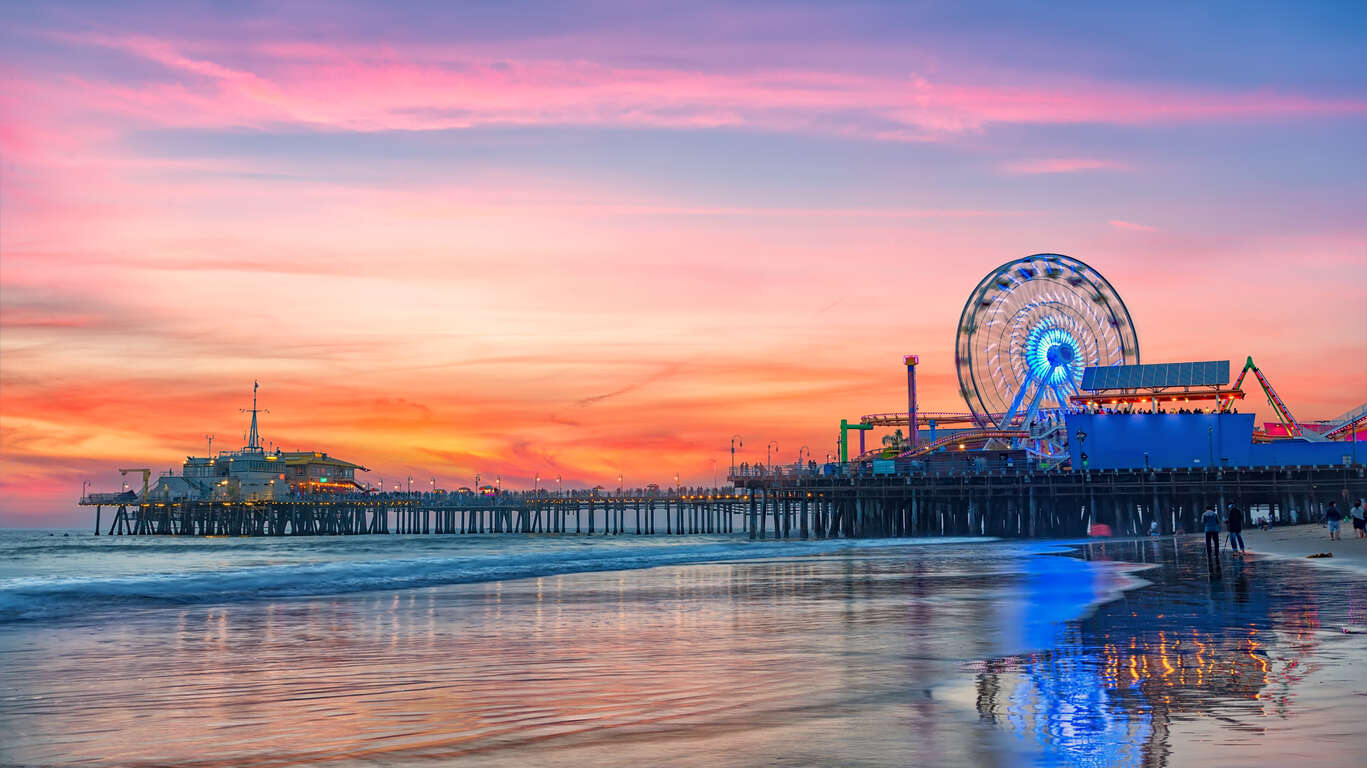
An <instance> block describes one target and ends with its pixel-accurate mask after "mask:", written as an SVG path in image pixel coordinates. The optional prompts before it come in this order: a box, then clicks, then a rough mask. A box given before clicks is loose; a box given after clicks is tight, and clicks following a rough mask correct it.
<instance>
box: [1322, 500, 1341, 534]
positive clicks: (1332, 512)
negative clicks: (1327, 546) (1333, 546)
mask: <svg viewBox="0 0 1367 768" xmlns="http://www.w3.org/2000/svg"><path fill="white" fill-rule="evenodd" d="M1342 519H1343V513H1341V512H1339V508H1338V506H1337V505H1335V504H1334V502H1332V501H1331V502H1329V509H1328V510H1326V511H1325V513H1324V521H1325V522H1326V523H1328V524H1329V540H1330V541H1338V538H1339V521H1340V520H1342Z"/></svg>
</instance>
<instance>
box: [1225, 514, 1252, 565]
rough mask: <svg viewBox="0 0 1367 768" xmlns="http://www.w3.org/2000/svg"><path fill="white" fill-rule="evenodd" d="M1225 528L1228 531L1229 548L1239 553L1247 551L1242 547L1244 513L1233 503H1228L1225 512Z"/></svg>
mask: <svg viewBox="0 0 1367 768" xmlns="http://www.w3.org/2000/svg"><path fill="white" fill-rule="evenodd" d="M1225 530H1227V531H1229V548H1230V549H1231V550H1233V551H1235V552H1239V553H1243V552H1246V551H1248V550H1247V548H1246V547H1244V513H1243V510H1241V509H1239V508H1238V507H1236V506H1234V505H1233V504H1230V505H1229V510H1228V511H1227V512H1226V514H1225Z"/></svg>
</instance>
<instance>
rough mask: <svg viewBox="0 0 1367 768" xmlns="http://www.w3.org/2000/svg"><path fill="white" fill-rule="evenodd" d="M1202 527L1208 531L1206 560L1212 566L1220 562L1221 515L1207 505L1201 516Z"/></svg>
mask: <svg viewBox="0 0 1367 768" xmlns="http://www.w3.org/2000/svg"><path fill="white" fill-rule="evenodd" d="M1201 526H1202V527H1203V528H1205V529H1206V559H1207V560H1209V561H1210V562H1211V563H1212V565H1214V564H1216V563H1219V562H1220V513H1219V512H1216V511H1215V507H1214V506H1213V505H1210V504H1207V505H1206V511H1205V512H1204V513H1203V514H1202V515H1201Z"/></svg>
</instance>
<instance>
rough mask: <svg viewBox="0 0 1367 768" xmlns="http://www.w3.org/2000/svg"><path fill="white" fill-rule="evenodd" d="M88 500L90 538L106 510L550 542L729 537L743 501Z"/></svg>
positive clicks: (167, 530)
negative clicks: (553, 538) (553, 537)
mask: <svg viewBox="0 0 1367 768" xmlns="http://www.w3.org/2000/svg"><path fill="white" fill-rule="evenodd" d="M116 498H117V497H116V496H115V495H112V494H106V495H100V494H92V495H91V496H89V497H87V498H85V499H82V501H81V505H82V506H87V507H95V533H96V535H99V534H100V532H101V519H102V516H103V513H104V510H105V508H106V507H108V508H109V509H110V511H111V512H112V513H113V515H114V516H113V518H112V520H111V521H110V523H109V528H108V531H107V533H108V535H111V536H114V535H133V536H144V535H163V536H328V535H360V534H387V533H396V534H473V533H522V534H531V533H556V534H581V535H587V536H593V535H595V534H612V535H617V534H633V535H655V534H665V535H679V534H716V533H734V532H735V524H736V518H737V517H741V516H742V514H743V511H744V509H745V508H746V507H745V505H746V504H747V503H748V500H749V495H748V493H747V494H741V493H736V492H732V491H730V490H728V491H726V492H721V491H719V492H715V493H697V494H672V495H651V494H640V495H622V496H599V495H593V494H572V495H556V496H552V495H545V496H533V495H528V496H522V495H512V494H510V495H509V497H508V498H507V499H498V500H465V499H456V500H452V499H450V498H449V497H447V498H443V497H441V496H424V495H419V496H414V497H398V498H378V499H373V498H360V499H354V498H326V497H323V498H316V499H297V500H296V499H291V500H287V501H168V502H146V503H143V502H139V501H136V500H128V499H126V498H125V499H122V500H117V501H116V500H115V499H116Z"/></svg>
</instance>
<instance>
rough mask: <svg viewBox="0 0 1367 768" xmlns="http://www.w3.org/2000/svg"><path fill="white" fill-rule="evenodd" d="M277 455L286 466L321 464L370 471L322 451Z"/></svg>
mask: <svg viewBox="0 0 1367 768" xmlns="http://www.w3.org/2000/svg"><path fill="white" fill-rule="evenodd" d="M279 456H280V458H282V459H284V460H285V465H286V466H291V467H297V466H299V465H301V464H323V465H325V466H329V467H343V468H346V467H349V468H351V469H359V470H361V471H362V472H369V471H370V470H368V469H366V468H365V467H363V466H361V465H360V464H352V463H351V462H349V461H343V460H342V459H338V458H335V457H332V456H329V455H327V454H326V453H323V452H322V451H281V452H280V453H279Z"/></svg>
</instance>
